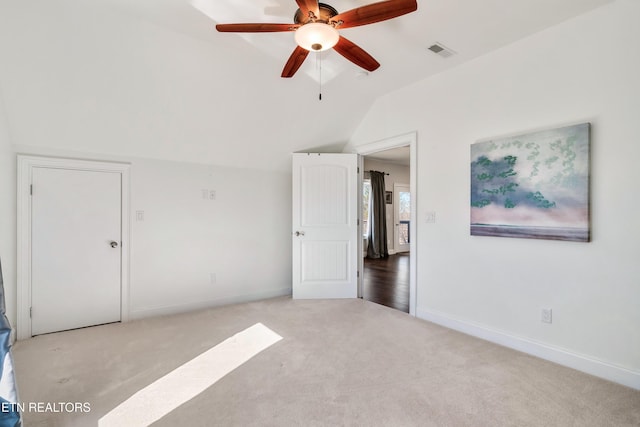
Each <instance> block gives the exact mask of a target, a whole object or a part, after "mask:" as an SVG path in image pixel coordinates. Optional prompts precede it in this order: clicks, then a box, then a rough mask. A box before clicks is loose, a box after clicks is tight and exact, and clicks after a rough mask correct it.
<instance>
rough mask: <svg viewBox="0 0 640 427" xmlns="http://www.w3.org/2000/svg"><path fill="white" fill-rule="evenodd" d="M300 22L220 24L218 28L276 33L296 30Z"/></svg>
mask: <svg viewBox="0 0 640 427" xmlns="http://www.w3.org/2000/svg"><path fill="white" fill-rule="evenodd" d="M299 26H300V25H298V24H265V23H263V24H218V25H216V30H218V31H220V32H221V33H276V32H281V31H295V30H296V29H297V28H298V27H299Z"/></svg>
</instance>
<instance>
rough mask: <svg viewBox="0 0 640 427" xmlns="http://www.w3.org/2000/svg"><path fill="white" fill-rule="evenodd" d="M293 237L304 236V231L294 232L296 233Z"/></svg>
mask: <svg viewBox="0 0 640 427" xmlns="http://www.w3.org/2000/svg"><path fill="white" fill-rule="evenodd" d="M295 235H296V236H297V237H300V236H304V231H296V232H295Z"/></svg>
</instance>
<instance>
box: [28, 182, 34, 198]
mask: <svg viewBox="0 0 640 427" xmlns="http://www.w3.org/2000/svg"><path fill="white" fill-rule="evenodd" d="M29 195H31V196H33V184H31V185H30V186H29Z"/></svg>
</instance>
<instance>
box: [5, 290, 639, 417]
mask: <svg viewBox="0 0 640 427" xmlns="http://www.w3.org/2000/svg"><path fill="white" fill-rule="evenodd" d="M258 322H259V323H262V324H263V325H265V326H267V327H268V328H270V329H271V330H273V331H274V332H276V333H277V334H278V335H280V336H281V337H282V338H283V339H282V340H281V341H279V342H276V343H275V344H273V345H272V346H271V347H269V348H267V349H266V350H264V351H262V352H261V353H259V354H257V355H256V356H255V357H253V358H251V359H250V360H249V361H248V362H246V363H244V364H243V365H242V366H240V367H239V368H237V369H236V370H234V371H232V372H231V373H230V374H228V375H226V376H225V377H223V378H222V379H220V380H219V381H218V382H217V383H215V384H214V385H212V386H211V387H209V388H207V389H206V390H205V391H204V392H202V393H201V394H199V395H198V396H197V397H195V398H193V399H192V400H190V401H188V402H187V403H185V404H183V405H182V406H180V407H178V408H177V409H175V410H173V411H172V412H170V413H169V414H168V415H166V416H165V417H163V418H162V419H160V420H159V421H157V422H156V423H154V424H153V425H154V426H183V427H187V426H189V427H195V426H325V425H330V426H340V425H347V426H453V427H457V426H581V427H582V426H639V425H640V391H636V390H633V389H630V388H626V387H623V386H620V385H616V384H613V383H610V382H607V381H604V380H600V379H598V378H595V377H592V376H589V375H586V374H583V373H580V372H577V371H574V370H571V369H568V368H564V367H561V366H558V365H555V364H553V363H549V362H546V361H544V360H540V359H537V358H534V357H531V356H528V355H526V354H522V353H519V352H516V351H513V350H510V349H507V348H504V347H500V346H497V345H494V344H491V343H488V342H485V341H482V340H479V339H476V338H472V337H469V336H466V335H464V334H461V333H458V332H455V331H451V330H448V329H446V328H443V327H440V326H437V325H433V324H430V323H428V322H425V321H422V320H419V319H416V318H413V317H411V316H409V315H408V314H405V313H401V312H399V311H397V310H393V309H390V308H387V307H383V306H379V305H377V304H374V303H371V302H366V301H362V300H331V301H294V300H291V299H289V298H277V299H272V300H267V301H260V302H255V303H249V304H241V305H234V306H227V307H220V308H214V309H209V310H204V311H199V312H195V313H188V314H181V315H175V316H168V317H160V318H154V319H147V320H141V321H135V322H130V323H127V324H111V325H104V326H99V327H94V328H86V329H80V330H74V331H68V332H61V333H56V334H50V335H44V336H39V337H35V338H32V339H30V340H26V341H20V342H18V343H16V344H15V346H14V350H13V351H14V359H15V367H16V372H17V379H18V385H19V391H20V397H21V400H22V401H23V402H25V403H28V402H32V403H33V402H36V403H37V402H40V403H47V402H49V403H51V402H71V403H76V402H80V403H85V402H86V403H87V404H88V406H85V407H84V409H87V408H89V409H90V411H89V412H86V411H84V409H83V410H80V411H73V412H66V411H65V410H62V412H51V411H46V409H47V408H46V406H45V407H42V406H41V407H40V408H39V409H43V410H33V411H26V413H25V414H24V419H25V426H26V427H34V426H47V427H54V426H78V427H87V426H97V425H98V420H99V419H100V418H101V417H103V416H104V415H105V414H107V413H108V412H109V411H111V410H112V409H113V408H115V407H116V406H118V405H119V404H120V403H121V402H123V401H125V400H127V399H128V398H129V397H130V396H132V395H133V394H134V393H136V392H137V391H138V390H140V389H143V388H144V387H146V386H147V385H149V384H151V383H153V382H154V381H156V380H157V379H158V378H160V377H162V376H164V375H166V374H167V373H169V372H171V371H173V370H174V369H176V368H178V367H179V366H181V365H183V364H185V363H186V362H188V361H189V360H191V359H193V358H195V357H196V356H198V355H200V354H201V353H203V352H205V351H207V350H209V349H210V348H211V347H213V346H215V345H217V344H219V343H220V342H222V341H224V340H226V339H227V338H229V337H231V336H233V335H234V334H236V333H238V332H240V331H242V330H245V329H246V328H249V327H250V326H252V325H254V324H256V323H258ZM185 381H188V378H185ZM60 408H64V406H59V407H58V408H56V407H52V408H50V409H52V410H55V409H60ZM122 425H124V426H126V425H128V424H126V423H125V421H124V420H123V423H122ZM136 427H137V426H136Z"/></svg>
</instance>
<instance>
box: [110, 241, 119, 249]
mask: <svg viewBox="0 0 640 427" xmlns="http://www.w3.org/2000/svg"><path fill="white" fill-rule="evenodd" d="M110 245H111V247H112V248H117V247H118V242H116V241H114V240H112V241H111V243H110Z"/></svg>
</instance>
